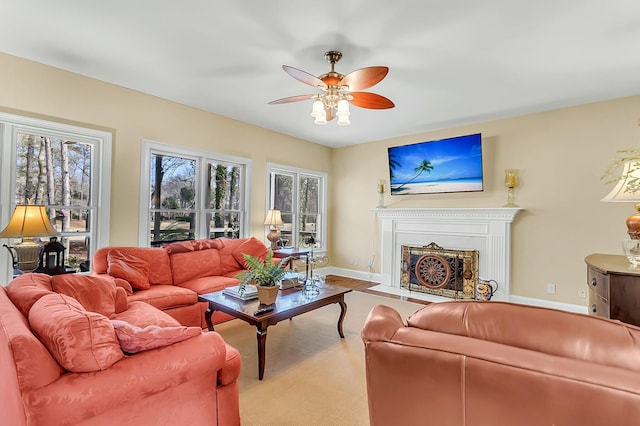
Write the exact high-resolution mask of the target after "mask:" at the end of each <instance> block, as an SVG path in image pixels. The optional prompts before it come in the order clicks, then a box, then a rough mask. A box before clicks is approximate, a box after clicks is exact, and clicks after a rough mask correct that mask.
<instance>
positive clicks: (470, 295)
mask: <svg viewBox="0 0 640 426" xmlns="http://www.w3.org/2000/svg"><path fill="white" fill-rule="evenodd" d="M401 256H402V257H401V259H402V261H401V264H400V267H401V272H400V287H401V288H405V289H407V290H408V291H418V292H421V293H427V294H432V295H436V296H442V297H448V298H450V299H474V298H475V289H476V285H477V284H478V251H477V250H457V249H445V248H443V247H441V246H439V245H438V244H436V243H434V242H432V243H431V244H428V245H426V246H422V247H415V246H406V245H403V246H402V254H401Z"/></svg>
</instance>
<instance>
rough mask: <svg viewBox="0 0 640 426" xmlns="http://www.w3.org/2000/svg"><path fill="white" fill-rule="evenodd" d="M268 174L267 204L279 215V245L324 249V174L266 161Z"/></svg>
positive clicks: (325, 230) (325, 186) (325, 231)
mask: <svg viewBox="0 0 640 426" xmlns="http://www.w3.org/2000/svg"><path fill="white" fill-rule="evenodd" d="M267 176H268V179H267V206H266V207H267V209H276V210H280V212H281V215H282V222H283V225H282V227H281V237H280V239H281V242H280V244H281V245H284V246H293V247H313V248H316V249H318V250H326V235H327V226H326V217H327V204H326V199H327V197H326V188H327V174H326V173H323V172H317V171H313V170H306V169H299V168H294V167H289V166H283V165H279V164H272V163H268V164H267ZM268 232H269V229H265V235H266V233H268Z"/></svg>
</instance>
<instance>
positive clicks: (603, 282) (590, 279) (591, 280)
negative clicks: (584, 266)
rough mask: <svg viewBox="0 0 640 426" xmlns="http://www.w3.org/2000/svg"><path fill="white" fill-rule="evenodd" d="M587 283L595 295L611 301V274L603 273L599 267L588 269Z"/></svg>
mask: <svg viewBox="0 0 640 426" xmlns="http://www.w3.org/2000/svg"><path fill="white" fill-rule="evenodd" d="M587 285H588V286H589V289H590V290H591V291H592V292H593V293H594V294H595V295H598V296H600V297H601V298H603V299H604V300H605V301H606V302H607V303H609V275H607V274H603V273H602V272H600V271H598V270H597V269H594V268H589V269H588V271H587Z"/></svg>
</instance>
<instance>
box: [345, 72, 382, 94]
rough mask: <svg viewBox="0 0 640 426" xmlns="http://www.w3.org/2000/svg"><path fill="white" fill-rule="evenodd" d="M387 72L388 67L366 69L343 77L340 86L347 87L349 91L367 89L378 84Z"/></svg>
mask: <svg viewBox="0 0 640 426" xmlns="http://www.w3.org/2000/svg"><path fill="white" fill-rule="evenodd" d="M388 72H389V67H367V68H361V69H359V70H355V71H352V72H350V73H349V74H347V75H345V76H344V77H343V78H342V80H341V81H340V84H339V85H340V86H349V90H362V89H368V88H369V87H371V86H375V85H376V84H378V83H380V82H381V81H382V79H383V78H385V76H386V75H387V73H388Z"/></svg>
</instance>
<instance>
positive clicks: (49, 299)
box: [29, 293, 124, 373]
mask: <svg viewBox="0 0 640 426" xmlns="http://www.w3.org/2000/svg"><path fill="white" fill-rule="evenodd" d="M29 324H30V325H31V329H32V330H33V331H34V332H35V334H36V335H37V336H38V337H39V338H40V340H41V341H42V343H43V344H44V345H45V346H46V347H47V349H48V350H49V352H50V353H51V355H53V357H54V358H55V359H56V360H57V361H58V363H59V364H60V365H62V367H64V368H65V369H66V370H68V371H72V372H74V373H87V372H91V371H100V370H106V369H107V368H109V367H111V366H112V365H113V364H115V363H116V362H118V361H120V360H121V359H123V358H124V354H123V353H122V350H121V349H120V345H119V344H118V339H117V338H116V335H115V333H114V331H113V326H112V325H111V322H110V321H109V319H108V318H107V317H105V316H104V315H100V314H98V313H96V312H88V311H86V310H85V309H84V308H83V307H82V305H81V304H80V303H79V302H78V301H77V300H75V299H74V298H72V297H69V296H67V295H64V294H59V293H51V294H48V295H46V296H42V297H41V298H40V299H39V300H38V301H37V302H36V303H34V304H33V306H32V307H31V310H30V311H29Z"/></svg>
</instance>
